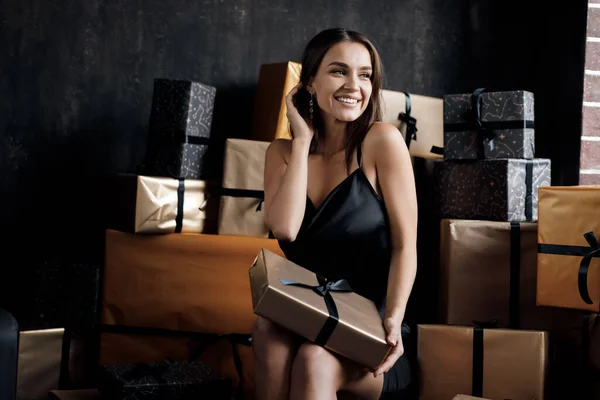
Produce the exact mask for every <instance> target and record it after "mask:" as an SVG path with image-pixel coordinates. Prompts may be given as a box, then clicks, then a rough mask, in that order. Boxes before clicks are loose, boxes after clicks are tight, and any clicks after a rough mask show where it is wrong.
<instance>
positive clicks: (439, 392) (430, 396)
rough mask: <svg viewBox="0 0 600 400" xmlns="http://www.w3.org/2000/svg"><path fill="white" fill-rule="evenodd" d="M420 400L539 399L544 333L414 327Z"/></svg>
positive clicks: (542, 391)
mask: <svg viewBox="0 0 600 400" xmlns="http://www.w3.org/2000/svg"><path fill="white" fill-rule="evenodd" d="M417 353H418V355H417V358H418V365H419V367H418V369H419V371H418V372H419V375H420V397H419V399H420V400H446V399H450V398H452V397H453V396H455V395H456V394H457V393H464V394H469V395H471V396H477V397H484V398H489V399H491V400H504V399H513V400H531V399H544V395H545V385H546V377H547V371H548V354H549V351H548V333H547V332H544V331H532V330H510V329H483V328H476V327H468V326H450V325H418V348H417Z"/></svg>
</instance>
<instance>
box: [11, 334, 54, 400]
mask: <svg viewBox="0 0 600 400" xmlns="http://www.w3.org/2000/svg"><path fill="white" fill-rule="evenodd" d="M64 334H65V330H64V329H63V328H55V329H41V330H25V331H21V332H20V334H19V360H18V372H17V400H31V399H40V398H45V397H46V394H47V393H48V391H49V390H52V389H59V384H60V383H61V371H62V368H61V366H62V365H63V340H64ZM65 362H66V360H65ZM63 379H64V377H63Z"/></svg>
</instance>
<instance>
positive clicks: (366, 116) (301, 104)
mask: <svg viewBox="0 0 600 400" xmlns="http://www.w3.org/2000/svg"><path fill="white" fill-rule="evenodd" d="M341 42H354V43H360V44H362V45H363V46H365V47H366V48H367V50H368V51H369V53H370V55H371V65H372V67H373V71H372V73H371V84H372V93H371V98H370V99H369V104H368V105H367V108H366V109H365V111H364V112H363V113H362V114H361V116H360V117H359V118H357V119H356V120H355V121H352V122H349V123H348V125H347V128H346V140H347V142H346V168H347V169H348V170H349V169H350V164H351V162H352V155H353V154H354V151H355V150H356V149H357V148H358V146H359V145H360V144H361V143H362V141H363V139H364V138H365V136H366V134H367V132H368V130H369V128H371V126H372V125H373V123H374V122H377V121H381V105H380V91H381V87H382V82H383V66H382V65H381V58H380V57H379V54H378V53H377V50H376V49H375V46H374V45H373V44H372V43H371V41H370V40H369V39H367V38H366V36H364V35H362V34H360V33H358V32H354V31H350V30H346V29H341V28H334V29H327V30H324V31H321V32H320V33H318V34H317V35H316V36H315V37H313V38H312V39H311V40H310V42H308V45H307V46H306V48H305V49H304V53H303V55H302V72H301V74H300V82H301V83H302V84H303V86H302V89H300V90H299V91H298V93H297V94H296V96H295V99H294V102H295V105H296V107H297V109H298V112H299V113H300V115H301V116H302V117H303V118H304V119H305V120H306V121H308V120H309V104H308V103H309V101H310V93H309V92H308V91H307V90H306V89H305V88H306V86H307V85H308V84H309V82H310V79H311V78H312V77H314V76H315V75H316V74H317V71H318V70H319V66H320V65H321V62H322V61H323V57H324V56H325V54H326V53H327V51H329V49H330V48H331V47H332V46H334V45H336V44H338V43H341ZM315 105H316V102H315ZM313 128H314V130H315V134H314V136H313V139H312V141H311V144H310V153H314V152H316V151H317V150H318V149H319V147H320V145H321V143H322V142H323V135H324V133H323V132H324V125H323V119H322V117H321V113H320V112H314V113H313ZM290 132H291V134H292V137H294V132H293V130H292V129H291V127H290Z"/></svg>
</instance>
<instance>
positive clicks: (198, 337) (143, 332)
mask: <svg viewBox="0 0 600 400" xmlns="http://www.w3.org/2000/svg"><path fill="white" fill-rule="evenodd" d="M99 331H100V332H104V333H118V334H125V335H140V336H168V337H185V338H188V339H190V341H189V342H188V347H189V348H190V353H189V356H188V361H190V362H191V361H196V360H197V359H198V358H200V356H201V355H202V354H203V353H204V351H205V350H206V349H207V348H208V347H209V346H210V345H212V344H214V343H216V342H217V341H219V340H223V339H225V340H227V341H228V342H229V344H231V350H232V355H233V363H234V365H235V369H236V372H237V374H238V377H239V383H238V385H237V388H236V397H235V398H236V399H238V400H239V399H242V398H243V392H244V374H243V368H242V359H241V357H240V354H239V351H238V349H237V345H242V346H248V347H250V346H252V334H245V333H225V334H216V333H202V332H194V331H175V330H171V329H162V328H149V327H136V326H126V325H106V324H101V325H99ZM194 345H195V346H196V347H195V348H194ZM141 372H142V371H141V370H140V373H141Z"/></svg>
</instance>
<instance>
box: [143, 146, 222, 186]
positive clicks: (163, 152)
mask: <svg viewBox="0 0 600 400" xmlns="http://www.w3.org/2000/svg"><path fill="white" fill-rule="evenodd" d="M210 156H211V154H210V146H209V145H208V143H207V144H194V143H177V142H171V141H166V140H160V139H152V138H149V141H148V150H147V152H146V157H145V161H144V165H143V166H142V168H141V169H140V174H142V175H147V176H163V177H169V178H176V179H179V178H184V179H210V178H212V177H213V175H214V172H215V171H212V172H213V174H212V175H211V174H210V172H211V171H210V169H211V168H210V167H209V163H210V160H211V158H210Z"/></svg>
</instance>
